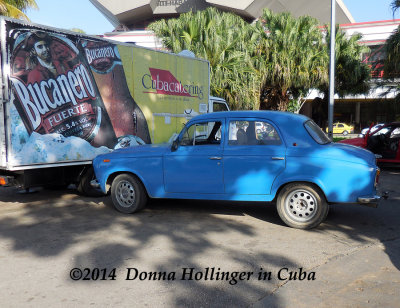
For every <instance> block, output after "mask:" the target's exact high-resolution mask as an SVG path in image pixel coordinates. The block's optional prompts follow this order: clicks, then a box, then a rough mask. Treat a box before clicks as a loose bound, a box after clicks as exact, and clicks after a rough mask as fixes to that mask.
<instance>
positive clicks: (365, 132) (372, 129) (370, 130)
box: [358, 123, 385, 138]
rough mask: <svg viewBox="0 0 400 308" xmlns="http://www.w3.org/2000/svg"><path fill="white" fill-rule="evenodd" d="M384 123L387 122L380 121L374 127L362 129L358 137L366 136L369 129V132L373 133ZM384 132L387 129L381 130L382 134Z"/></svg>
mask: <svg viewBox="0 0 400 308" xmlns="http://www.w3.org/2000/svg"><path fill="white" fill-rule="evenodd" d="M383 125H385V123H379V124H376V125H374V126H372V127H366V128H363V129H362V130H361V132H360V134H359V135H358V137H360V138H361V137H364V136H365V135H366V134H367V132H368V131H369V134H370V135H371V133H373V132H374V131H376V130H377V129H379V128H381V127H382V126H383ZM384 132H385V130H380V134H383V133H384Z"/></svg>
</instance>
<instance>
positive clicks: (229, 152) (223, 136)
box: [93, 111, 377, 203]
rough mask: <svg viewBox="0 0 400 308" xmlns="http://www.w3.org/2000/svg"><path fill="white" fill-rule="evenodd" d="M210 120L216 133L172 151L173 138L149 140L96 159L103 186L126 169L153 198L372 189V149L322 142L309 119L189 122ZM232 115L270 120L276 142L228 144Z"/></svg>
mask: <svg viewBox="0 0 400 308" xmlns="http://www.w3.org/2000/svg"><path fill="white" fill-rule="evenodd" d="M208 121H210V122H216V121H218V122H219V123H221V128H220V134H219V135H218V140H214V143H212V144H201V145H200V144H199V145H192V144H188V145H179V146H178V148H177V149H176V150H172V149H171V146H170V145H146V146H136V147H131V148H127V149H120V150H116V151H114V152H112V153H109V154H104V155H99V156H98V157H96V158H95V159H94V160H93V166H94V169H95V173H96V177H97V179H98V181H99V183H100V186H101V189H102V190H103V191H104V192H106V183H107V179H109V177H110V176H112V175H113V174H115V173H120V172H127V173H132V174H135V175H136V176H138V177H139V178H140V179H141V181H142V182H143V184H144V186H145V188H146V190H147V192H148V194H149V196H150V197H153V198H178V199H179V198H183V199H209V200H237V201H271V200H273V199H274V198H275V196H276V194H277V192H278V191H279V189H280V188H281V187H283V186H284V185H285V184H287V183H291V182H309V183H313V184H315V185H317V186H318V187H319V188H320V189H321V190H322V191H323V193H324V194H325V196H326V198H327V200H328V202H335V203H337V202H338V203H339V202H343V203H349V202H351V203H354V202H357V199H358V197H361V196H374V195H375V194H376V189H375V186H374V181H375V175H376V170H377V167H376V164H375V157H374V155H373V154H372V153H371V152H369V151H367V150H364V149H361V148H357V147H353V146H349V145H345V144H336V143H326V144H319V143H318V142H316V141H315V140H314V138H313V137H312V136H311V135H310V134H309V133H308V131H307V130H306V128H305V126H304V124H305V123H306V122H307V121H310V119H309V118H307V117H305V116H302V115H296V114H292V113H286V112H277V111H231V112H218V113H210V114H204V115H200V116H197V117H195V118H193V119H192V120H191V121H189V122H188V123H187V124H186V128H188V127H189V126H191V125H193V124H196V123H198V124H200V123H205V122H208ZM232 121H262V122H265V123H268V124H270V125H271V126H272V127H273V128H274V129H275V131H276V132H277V134H278V135H279V138H280V141H279V142H275V144H269V145H260V144H254V145H237V144H232V141H231V143H230V142H229V137H230V136H229V127H230V123H231V122H232ZM186 128H184V130H183V131H182V132H181V134H180V135H179V137H178V140H179V141H181V140H182V138H183V133H184V132H185V130H186ZM231 135H232V132H231ZM105 159H107V160H110V161H109V162H104V160H105ZM109 184H110V183H109Z"/></svg>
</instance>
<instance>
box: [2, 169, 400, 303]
mask: <svg viewBox="0 0 400 308" xmlns="http://www.w3.org/2000/svg"><path fill="white" fill-rule="evenodd" d="M380 182H381V183H380V189H381V190H385V191H388V192H389V198H388V199H387V200H383V201H382V202H381V204H380V206H379V207H378V208H377V209H374V208H369V207H365V206H360V205H338V204H334V205H331V208H330V212H329V215H328V217H327V219H326V221H325V222H324V223H322V224H321V225H320V226H319V227H318V228H316V229H313V230H297V229H292V228H289V227H287V226H285V225H284V224H283V223H282V222H281V220H280V219H279V216H278V215H277V213H276V210H275V208H274V206H273V205H265V204H259V203H245V202H241V203H235V204H232V203H229V202H207V201H187V200H169V201H166V200H158V201H157V200H154V201H152V202H151V203H150V204H149V205H148V206H147V207H146V208H145V209H144V210H143V211H142V212H140V213H137V214H135V215H123V214H120V213H118V212H116V211H115V210H114V209H113V208H112V207H111V206H110V204H109V198H108V197H100V198H87V197H82V196H80V195H78V194H77V193H76V191H75V190H73V189H69V190H63V191H50V190H42V191H39V192H37V193H34V194H20V193H18V191H17V190H15V189H14V188H1V189H0V290H1V291H0V292H1V297H0V305H1V307H38V306H49V307H76V306H94V307H110V306H118V307H132V306H135V307H227V306H233V307H312V306H315V307H400V292H399V290H400V223H399V222H400V219H399V217H400V189H399V187H400V169H388V170H383V172H382V175H381V179H380ZM354 185H357V183H354Z"/></svg>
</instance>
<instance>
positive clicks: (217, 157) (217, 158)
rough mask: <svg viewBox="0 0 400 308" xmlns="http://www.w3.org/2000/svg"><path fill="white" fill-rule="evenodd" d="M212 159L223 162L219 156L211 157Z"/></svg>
mask: <svg viewBox="0 0 400 308" xmlns="http://www.w3.org/2000/svg"><path fill="white" fill-rule="evenodd" d="M210 159H211V160H221V159H222V157H219V156H211V157H210Z"/></svg>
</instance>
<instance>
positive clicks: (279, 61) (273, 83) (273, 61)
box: [260, 9, 328, 110]
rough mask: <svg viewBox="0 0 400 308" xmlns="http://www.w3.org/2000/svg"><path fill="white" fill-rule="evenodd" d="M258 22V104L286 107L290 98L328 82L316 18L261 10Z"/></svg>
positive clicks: (269, 107)
mask: <svg viewBox="0 0 400 308" xmlns="http://www.w3.org/2000/svg"><path fill="white" fill-rule="evenodd" d="M260 23H261V25H262V29H263V31H262V34H261V35H262V40H261V48H262V53H263V60H264V63H263V68H262V71H263V88H262V106H261V107H262V109H274V110H287V108H288V104H289V101H290V100H295V101H297V100H298V99H299V97H300V96H302V95H303V94H304V93H307V92H308V91H309V90H310V89H311V88H313V87H316V86H318V85H319V84H321V83H324V82H326V81H327V78H328V74H327V69H326V68H327V61H328V58H327V54H326V52H325V49H324V44H323V42H322V34H321V31H320V29H319V25H318V21H317V20H316V19H315V18H312V17H309V16H302V17H299V18H295V17H293V15H291V14H290V13H288V12H284V13H278V14H275V13H272V12H271V11H270V10H268V9H264V11H263V14H262V16H261V17H260ZM292 105H293V104H292ZM292 107H293V106H292Z"/></svg>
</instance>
